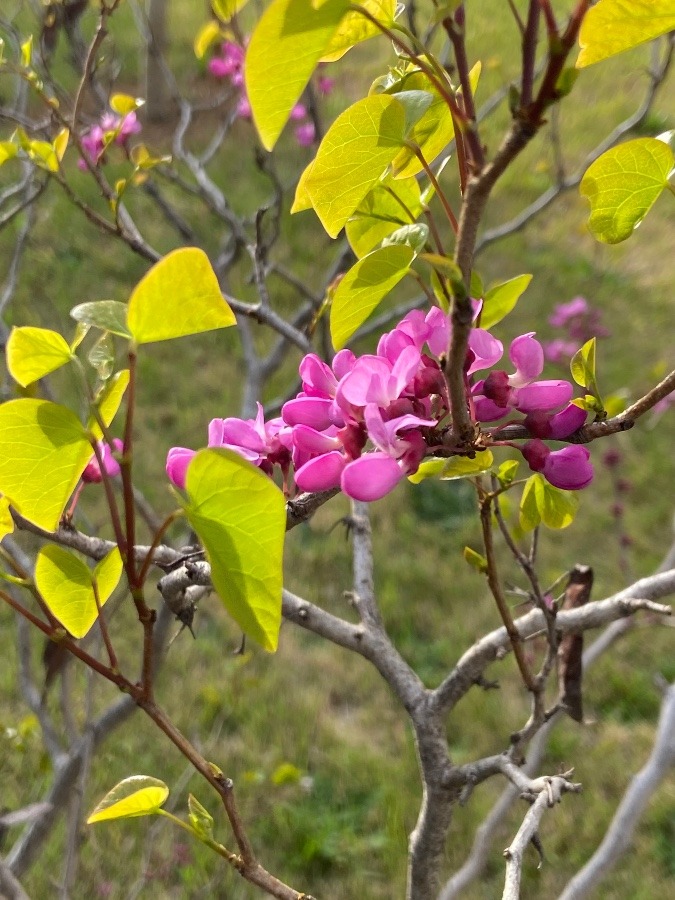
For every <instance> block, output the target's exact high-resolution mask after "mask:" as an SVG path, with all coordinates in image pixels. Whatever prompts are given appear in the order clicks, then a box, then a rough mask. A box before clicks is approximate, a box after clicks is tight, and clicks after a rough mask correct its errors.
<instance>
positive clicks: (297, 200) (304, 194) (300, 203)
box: [291, 160, 314, 213]
mask: <svg viewBox="0 0 675 900" xmlns="http://www.w3.org/2000/svg"><path fill="white" fill-rule="evenodd" d="M313 165H314V160H312V161H311V162H310V163H308V164H307V165H306V166H305V168H304V169H303V171H302V174H301V175H300V178H299V179H298V185H297V187H296V189H295V197H294V198H293V205H292V206H291V213H297V212H303V211H304V210H305V209H311V208H312V198H311V197H310V196H309V192H308V190H307V179H308V178H309V173H310V172H311V171H312V166H313Z"/></svg>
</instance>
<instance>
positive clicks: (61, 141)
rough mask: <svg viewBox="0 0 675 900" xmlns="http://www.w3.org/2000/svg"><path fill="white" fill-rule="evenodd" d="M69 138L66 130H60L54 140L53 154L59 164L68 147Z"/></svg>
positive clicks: (68, 132)
mask: <svg viewBox="0 0 675 900" xmlns="http://www.w3.org/2000/svg"><path fill="white" fill-rule="evenodd" d="M69 138H70V131H69V130H68V129H67V128H62V129H61V131H59V133H58V134H57V135H56V137H55V138H54V142H53V144H52V147H53V148H54V153H56V158H57V159H58V161H59V162H61V160H62V159H63V157H64V156H65V155H66V149H67V147H68V140H69Z"/></svg>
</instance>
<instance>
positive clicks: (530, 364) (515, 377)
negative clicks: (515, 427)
mask: <svg viewBox="0 0 675 900" xmlns="http://www.w3.org/2000/svg"><path fill="white" fill-rule="evenodd" d="M486 333H487V332H486ZM509 357H510V358H511V362H512V363H513V365H514V366H515V368H516V371H515V372H514V373H513V374H512V375H507V373H506V372H504V371H503V370H497V371H494V372H491V373H490V374H489V375H488V377H487V378H486V379H485V381H482V382H479V383H478V384H477V385H475V386H474V388H473V390H474V394H475V397H474V406H475V409H476V416H477V417H478V419H479V421H484V422H490V421H494V420H496V419H499V418H501V416H500V414H499V409H502V411H503V412H502V413H501V415H504V414H505V413H506V411H507V410H508V409H517V410H519V411H520V412H524V413H529V412H533V411H534V410H547V411H550V410H553V409H556V408H557V407H560V406H563V405H564V404H565V403H569V401H570V400H571V399H572V385H571V384H570V382H569V381H562V380H556V381H535V380H534V379H535V378H537V377H538V376H539V375H540V374H541V372H542V369H543V368H544V351H543V349H542V346H541V344H540V343H539V341H537V340H535V339H534V332H529V333H528V334H521V335H520V336H519V337H517V338H515V340H513V341H512V342H511V347H510V348H509ZM469 371H471V369H470V370H469ZM487 401H489V402H487Z"/></svg>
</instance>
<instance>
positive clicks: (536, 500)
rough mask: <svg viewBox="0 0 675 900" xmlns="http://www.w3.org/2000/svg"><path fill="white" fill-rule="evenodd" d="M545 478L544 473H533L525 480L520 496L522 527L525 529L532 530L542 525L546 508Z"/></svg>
mask: <svg viewBox="0 0 675 900" xmlns="http://www.w3.org/2000/svg"><path fill="white" fill-rule="evenodd" d="M544 483H545V482H544V478H543V476H542V475H531V476H530V477H529V478H528V479H527V481H526V482H525V486H524V488H523V495H522V497H521V498H520V519H519V521H520V527H521V528H522V529H523V531H532V530H533V529H534V528H536V527H537V526H538V525H541V517H542V512H543V509H544Z"/></svg>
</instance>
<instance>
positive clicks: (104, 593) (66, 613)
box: [35, 544, 122, 640]
mask: <svg viewBox="0 0 675 900" xmlns="http://www.w3.org/2000/svg"><path fill="white" fill-rule="evenodd" d="M121 574H122V558H121V556H120V552H119V550H118V549H117V547H114V548H113V549H112V550H111V551H110V553H108V555H107V556H105V557H104V558H103V559H102V560H101V561H100V562H99V563H98V565H97V566H96V568H95V569H94V570H93V571H92V570H91V569H90V568H89V566H88V565H87V564H86V563H85V562H84V561H83V560H81V559H80V558H79V557H78V556H75V554H74V553H72V552H71V551H70V550H66V549H65V547H59V546H58V545H57V544H47V545H46V546H44V547H42V548H41V550H40V552H39V553H38V555H37V559H36V561H35V585H36V587H37V589H38V590H39V591H40V594H41V595H42V598H43V600H44V601H45V603H46V604H47V606H48V607H49V609H50V610H51V612H52V614H53V615H54V616H55V617H56V618H57V619H58V620H59V622H60V623H61V624H62V625H63V627H64V628H66V629H67V630H68V631H69V632H70V633H71V634H72V635H73V637H74V638H77V639H78V640H79V639H80V638H83V637H84V636H85V634H87V632H88V631H89V629H90V628H91V626H92V625H93V624H94V622H95V621H96V619H97V618H98V610H97V608H96V597H95V595H94V587H93V583H94V581H95V582H96V585H97V589H98V597H99V602H100V604H101V606H103V605H104V604H105V603H106V601H107V600H108V599H109V598H110V595H111V594H112V592H113V591H114V590H115V588H116V587H117V584H118V582H119V580H120V576H121Z"/></svg>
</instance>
